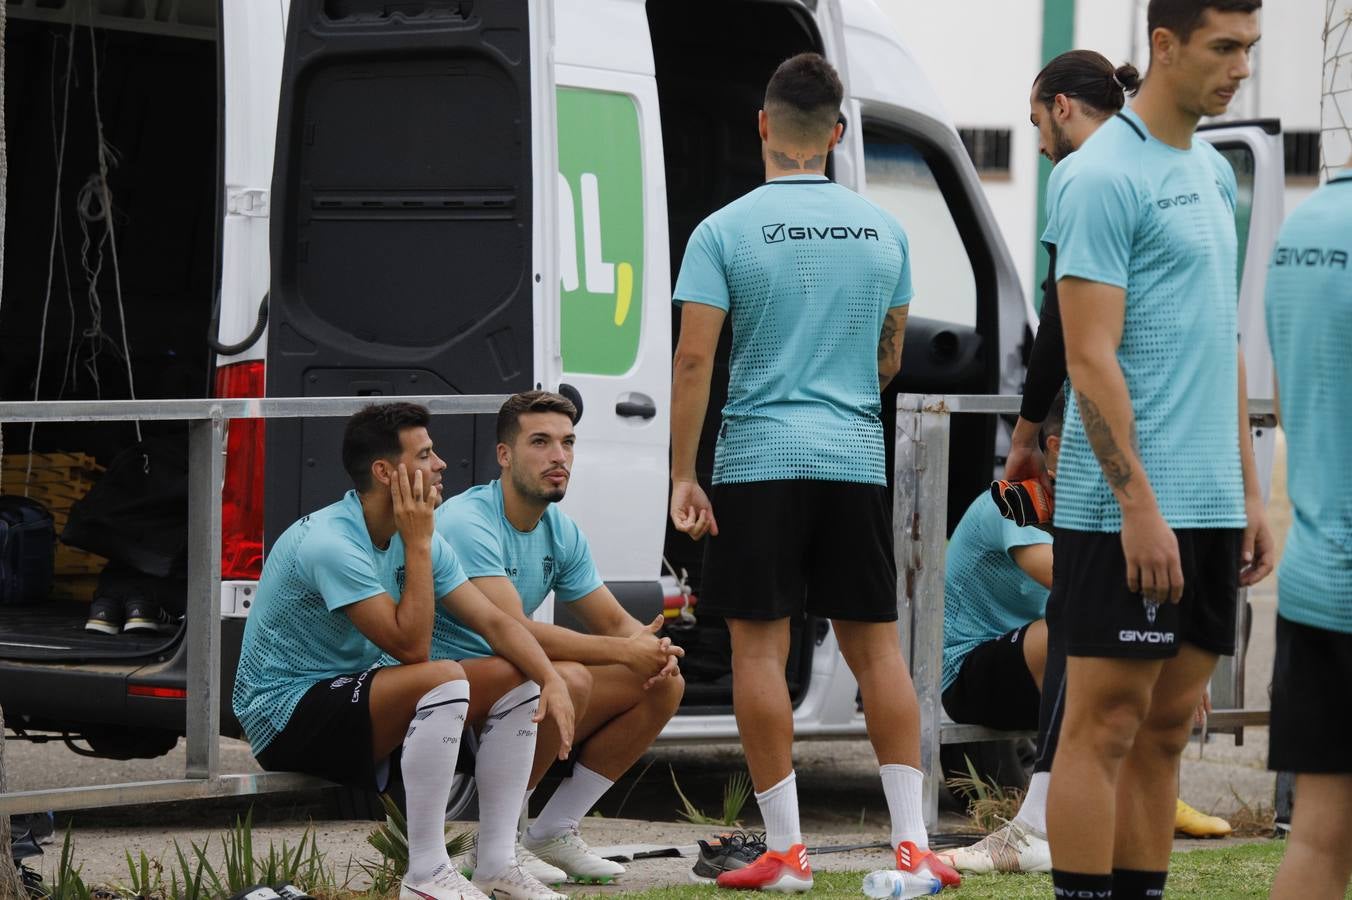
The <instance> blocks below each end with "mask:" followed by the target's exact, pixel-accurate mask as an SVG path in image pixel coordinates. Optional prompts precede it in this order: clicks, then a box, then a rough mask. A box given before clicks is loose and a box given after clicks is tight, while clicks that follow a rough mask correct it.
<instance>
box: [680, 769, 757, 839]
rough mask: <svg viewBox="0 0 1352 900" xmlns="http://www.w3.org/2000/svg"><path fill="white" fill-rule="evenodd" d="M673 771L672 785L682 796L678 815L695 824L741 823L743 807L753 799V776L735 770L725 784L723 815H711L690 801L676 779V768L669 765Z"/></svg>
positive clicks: (729, 824) (730, 824)
mask: <svg viewBox="0 0 1352 900" xmlns="http://www.w3.org/2000/svg"><path fill="white" fill-rule="evenodd" d="M667 770H668V771H669V772H671V785H672V787H674V788H675V789H676V796H677V797H679V798H681V806H682V808H681V809H678V810H677V811H676V815H678V816H680V817H681V818H683V819H685V820H686V821H687V822H692V823H694V824H695V825H728V826H732V825H740V824H742V822H741V816H742V809H743V808H744V807H745V806H746V801H747V800H749V799H751V790H752V787H751V776H749V775H747V773H746V772H734V773H733V775H732V777H731V778H729V779H728V782H727V784H725V785H723V815H722V816H721V817H718V816H710V815H708V814H707V813H705V812H704V811H703V810H701V809H700V808H699V807H697V806H695V804H693V803H691V802H690V798H689V797H687V796H686V795H685V792H684V791H682V790H681V785H680V783H679V782H677V781H676V770H675V769H673V768H671V766H667Z"/></svg>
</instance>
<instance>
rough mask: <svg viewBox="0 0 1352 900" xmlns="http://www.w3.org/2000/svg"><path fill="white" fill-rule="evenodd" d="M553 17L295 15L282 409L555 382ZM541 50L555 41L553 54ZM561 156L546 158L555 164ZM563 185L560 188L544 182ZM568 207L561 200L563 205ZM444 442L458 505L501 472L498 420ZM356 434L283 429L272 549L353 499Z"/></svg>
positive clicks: (307, 426) (283, 247) (278, 296)
mask: <svg viewBox="0 0 1352 900" xmlns="http://www.w3.org/2000/svg"><path fill="white" fill-rule="evenodd" d="M546 7H547V4H539V3H532V2H528V0H497V2H494V3H482V2H474V0H404V2H400V3H389V2H387V0H292V3H291V9H290V18H289V20H288V26H287V35H286V49H285V55H284V60H283V64H282V80H281V97H280V103H279V111H278V120H277V121H278V125H277V144H276V147H277V149H276V159H275V169H274V178H273V186H272V210H273V212H272V227H271V241H270V247H271V255H272V265H271V269H272V276H271V320H270V324H269V329H268V346H267V393H268V395H269V396H320V397H324V396H369V397H371V398H372V399H378V398H388V397H396V396H408V395H418V394H470V393H510V392H513V391H518V390H526V389H529V388H531V387H533V386H534V385H535V383H536V372H537V370H539V369H542V365H541V359H540V356H541V355H542V354H543V352H544V351H543V342H542V341H541V340H539V339H537V337H536V335H535V331H536V329H535V320H536V310H535V304H536V288H537V285H538V284H539V283H540V281H541V280H542V275H541V274H540V267H539V260H540V257H539V254H538V253H537V252H536V245H537V244H538V243H539V241H538V238H537V233H538V228H537V224H538V220H539V219H540V212H539V210H538V209H537V205H536V201H537V194H538V192H537V191H536V190H535V189H534V186H535V185H536V184H542V185H551V186H552V184H553V178H554V175H553V171H554V161H553V159H552V151H551V150H546V151H544V152H542V151H541V146H544V147H548V148H552V141H550V142H543V144H542V142H540V141H538V140H537V139H536V138H537V137H538V131H539V125H538V123H539V121H540V119H541V118H542V117H546V116H548V117H550V119H551V121H552V110H549V109H545V108H542V101H541V99H540V98H541V97H546V98H549V99H548V100H546V101H544V102H545V104H546V105H547V104H548V103H549V102H552V87H551V89H550V90H549V91H547V92H546V91H543V90H541V84H540V83H539V82H538V81H537V79H538V78H544V79H546V80H548V79H549V77H550V73H549V67H548V66H547V65H544V64H541V63H540V60H542V59H545V58H546V57H545V54H546V53H547V52H548V47H547V35H548V30H547V27H548V23H547V21H546V20H545V18H544V17H545V16H547V14H548V10H547V8H546ZM540 35H542V36H543V37H544V38H545V39H535V38H536V37H537V36H540ZM546 156H550V157H551V158H549V159H545V158H543V157H546ZM542 173H545V174H547V176H548V177H547V179H546V177H544V175H542ZM549 209H550V210H552V204H551V205H550V206H549ZM431 431H432V437H433V440H434V441H435V442H436V446H437V451H438V453H439V454H440V455H441V456H442V457H443V458H444V459H445V460H446V461H447V463H448V464H449V467H448V469H447V470H446V473H445V476H444V477H445V481H444V491H445V494H446V495H447V496H450V495H451V494H454V493H458V492H460V491H463V490H464V489H465V488H467V487H469V486H470V485H471V484H473V483H475V482H482V481H486V480H487V479H489V478H493V477H496V476H497V472H498V468H497V464H496V460H495V456H494V451H493V447H494V438H493V417H492V416H475V417H469V416H446V417H442V418H441V419H440V420H439V421H436V422H434V424H433V428H432V429H431ZM341 433H342V422H341V421H338V420H305V421H292V420H278V421H276V422H271V423H269V425H268V430H267V459H268V463H269V465H268V476H267V492H266V500H265V510H266V512H265V533H266V535H267V538H268V540H269V542H270V541H271V540H272V539H274V538H275V537H276V536H277V535H278V534H279V533H280V532H281V531H282V530H283V529H285V528H286V527H287V526H288V525H289V524H290V523H291V522H292V521H293V520H294V519H296V518H297V517H298V516H299V515H300V514H302V513H305V512H308V511H310V510H312V509H315V508H318V507H320V506H322V505H325V504H327V503H330V502H332V501H334V500H336V499H337V498H338V497H339V496H340V495H341V494H342V492H343V491H344V490H345V489H346V488H347V487H349V486H350V484H349V482H348V479H347V477H346V476H345V475H344V473H343V471H342V468H341V466H340V465H339V446H340V441H341Z"/></svg>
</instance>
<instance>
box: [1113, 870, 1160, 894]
mask: <svg viewBox="0 0 1352 900" xmlns="http://www.w3.org/2000/svg"><path fill="white" fill-rule="evenodd" d="M1168 877H1169V873H1168V872H1143V871H1141V870H1140V869H1113V897H1114V900H1153V898H1156V897H1163V896H1164V880H1165V879H1166V878H1168Z"/></svg>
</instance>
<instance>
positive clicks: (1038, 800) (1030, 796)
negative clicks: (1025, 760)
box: [1014, 772, 1052, 836]
mask: <svg viewBox="0 0 1352 900" xmlns="http://www.w3.org/2000/svg"><path fill="white" fill-rule="evenodd" d="M1051 780H1052V773H1051V772H1034V773H1033V777H1032V778H1030V779H1029V780H1028V793H1026V794H1024V795H1023V804H1022V805H1021V806H1019V813H1018V815H1016V816H1015V817H1014V821H1015V822H1018V823H1019V824H1020V825H1022V826H1023V827H1025V828H1027V829H1028V830H1029V831H1036V832H1037V833H1038V834H1040V835H1043V836H1045V835H1046V834H1047V785H1049V784H1051Z"/></svg>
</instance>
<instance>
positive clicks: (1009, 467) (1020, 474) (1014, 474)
mask: <svg viewBox="0 0 1352 900" xmlns="http://www.w3.org/2000/svg"><path fill="white" fill-rule="evenodd" d="M1038 430H1039V426H1038V425H1036V424H1034V423H1033V422H1030V421H1028V420H1027V419H1025V418H1024V417H1023V416H1020V417H1019V421H1018V424H1016V425H1015V426H1014V433H1013V434H1012V435H1010V438H1009V455H1008V456H1006V457H1005V481H1028V480H1029V479H1031V478H1036V479H1037V480H1038V482H1040V483H1041V484H1042V489H1043V490H1045V491H1046V492H1047V493H1049V494H1050V493H1051V491H1052V481H1051V478H1050V477H1048V475H1047V464H1046V460H1045V459H1044V458H1043V455H1042V448H1041V447H1039V446H1038V443H1037V435H1038Z"/></svg>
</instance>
